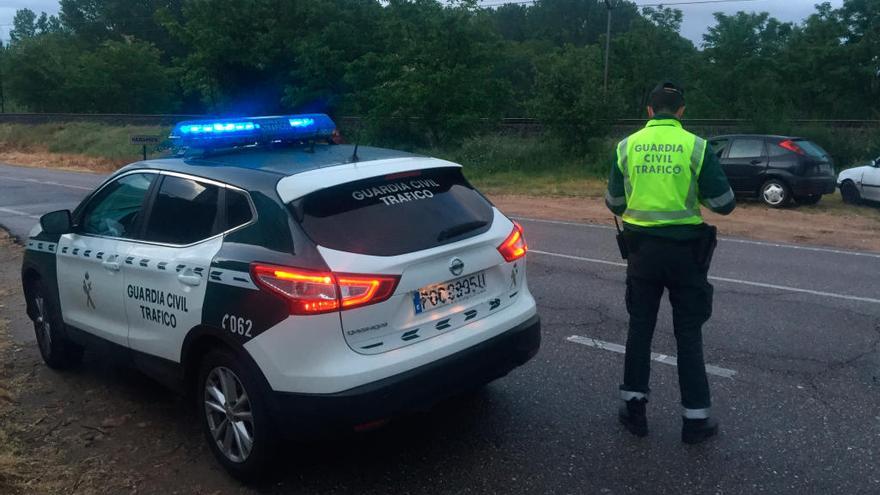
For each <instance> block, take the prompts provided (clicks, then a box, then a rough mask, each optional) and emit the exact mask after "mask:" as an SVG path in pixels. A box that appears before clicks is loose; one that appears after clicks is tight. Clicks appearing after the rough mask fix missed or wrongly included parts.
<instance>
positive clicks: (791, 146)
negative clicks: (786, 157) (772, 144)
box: [779, 139, 806, 155]
mask: <svg viewBox="0 0 880 495" xmlns="http://www.w3.org/2000/svg"><path fill="white" fill-rule="evenodd" d="M779 147H781V148H785V149H787V150H788V151H791V152H794V153H797V154H798V155H806V153H805V152H804V150H803V149H801V147H800V146H798V145H797V143H795V142H794V141H792V140H791V139H786V140H785V141H781V142H780V143H779Z"/></svg>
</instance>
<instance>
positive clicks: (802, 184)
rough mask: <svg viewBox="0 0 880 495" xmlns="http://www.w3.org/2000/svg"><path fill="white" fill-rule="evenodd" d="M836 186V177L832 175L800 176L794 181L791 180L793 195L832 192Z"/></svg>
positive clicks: (814, 194) (813, 194)
mask: <svg viewBox="0 0 880 495" xmlns="http://www.w3.org/2000/svg"><path fill="white" fill-rule="evenodd" d="M836 186H837V184H836V179H835V178H834V177H833V176H828V177H802V178H800V179H798V180H796V181H792V184H791V192H792V194H794V195H795V196H816V195H820V194H831V193H833V192H834V189H835V187H836Z"/></svg>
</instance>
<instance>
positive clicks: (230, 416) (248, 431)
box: [204, 366, 254, 463]
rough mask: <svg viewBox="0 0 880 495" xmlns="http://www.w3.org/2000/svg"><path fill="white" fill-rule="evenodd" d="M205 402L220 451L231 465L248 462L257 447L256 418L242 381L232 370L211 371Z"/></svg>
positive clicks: (209, 421)
mask: <svg viewBox="0 0 880 495" xmlns="http://www.w3.org/2000/svg"><path fill="white" fill-rule="evenodd" d="M204 402H205V415H206V417H207V420H208V429H209V430H210V432H211V437H212V438H213V439H214V442H215V443H216V445H217V448H218V449H220V452H222V453H223V455H224V456H225V457H226V458H227V459H229V460H230V461H232V462H236V463H241V462H244V461H246V460H247V458H248V456H250V453H251V451H252V450H253V446H254V416H253V411H252V409H251V403H250V399H249V398H248V395H247V391H245V389H244V385H242V383H241V380H239V379H238V377H237V376H236V375H235V373H233V372H232V370H230V369H229V368H226V367H223V366H218V367H216V368H214V369H212V370H211V372H210V373H208V379H207V380H205V397H204Z"/></svg>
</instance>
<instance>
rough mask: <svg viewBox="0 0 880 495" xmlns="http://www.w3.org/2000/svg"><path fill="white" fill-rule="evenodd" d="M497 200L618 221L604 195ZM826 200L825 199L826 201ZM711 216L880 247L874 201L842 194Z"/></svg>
mask: <svg viewBox="0 0 880 495" xmlns="http://www.w3.org/2000/svg"><path fill="white" fill-rule="evenodd" d="M491 198H492V201H493V202H494V203H495V204H496V205H497V206H498V207H499V208H500V209H501V210H502V211H504V212H505V213H507V214H509V215H515V216H516V215H518V216H523V217H531V218H542V219H548V220H567V221H573V222H585V223H596V224H604V225H613V223H614V220H613V217H612V215H611V213H610V212H609V211H608V209H607V208H606V207H605V202H604V200H602V199H600V198H536V197H530V196H523V195H511V194H501V195H493V196H491ZM823 203H824V204H823ZM703 216H704V219H705V220H706V222H708V223H711V224H713V225H716V226H717V227H718V231H719V233H720V234H721V235H723V236H731V237H745V238H750V239H758V240H763V241H772V242H786V243H793V244H813V245H820V246H831V247H838V248H845V249H856V250H860V251H877V252H880V212H878V210H877V209H876V207H873V206H850V205H844V204H843V203H841V202H840V198H839V196H837V195H834V196H827V197H825V198H822V202H820V203H819V204H818V205H816V206H808V207H803V206H801V207H792V208H785V209H772V208H767V207H766V206H764V205H763V204H760V203H758V202H756V201H739V202H738V204H737V209H736V210H735V211H734V212H733V213H732V214H731V215H728V216H721V215H716V214H714V213H711V212H709V211H707V210H704V215H703Z"/></svg>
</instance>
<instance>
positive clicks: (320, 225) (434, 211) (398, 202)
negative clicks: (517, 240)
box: [290, 167, 493, 256]
mask: <svg viewBox="0 0 880 495" xmlns="http://www.w3.org/2000/svg"><path fill="white" fill-rule="evenodd" d="M290 206H291V209H292V210H293V212H294V215H295V216H296V217H297V218H298V219H299V220H300V223H301V224H302V227H303V229H304V230H305V231H306V234H308V235H309V236H310V237H311V238H312V240H313V241H315V243H316V244H318V245H320V246H325V247H328V248H331V249H337V250H340V251H347V252H352V253H359V254H369V255H375V256H395V255H398V254H403V253H409V252H413V251H419V250H422V249H429V248H432V247H436V246H440V245H442V244H448V243H450V242H456V241H459V240H462V239H466V238H468V237H472V236H475V235H478V234H480V233H483V232H485V231H487V230H489V227H490V226H491V224H492V217H493V211H492V205H491V204H490V203H489V202H488V201H487V200H486V199H485V198H484V197H483V196H482V195H481V194H480V193H479V192H477V191H476V190H475V189H474V188H473V187H472V186H471V185H470V184H469V183H468V182H467V180H466V179H465V178H464V176H462V173H461V169H460V168H458V167H449V168H436V169H428V170H422V171H416V172H405V173H401V174H393V175H386V176H382V177H374V178H371V179H365V180H361V181H356V182H349V183H346V184H341V185H338V186H334V187H331V188H328V189H323V190H320V191H316V192H313V193H311V194H309V195H308V196H305V197H304V198H302V199H300V200H297V201H294V202H293V203H291V205H290Z"/></svg>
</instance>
